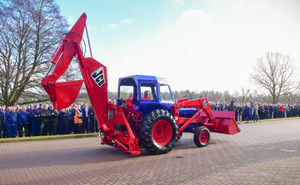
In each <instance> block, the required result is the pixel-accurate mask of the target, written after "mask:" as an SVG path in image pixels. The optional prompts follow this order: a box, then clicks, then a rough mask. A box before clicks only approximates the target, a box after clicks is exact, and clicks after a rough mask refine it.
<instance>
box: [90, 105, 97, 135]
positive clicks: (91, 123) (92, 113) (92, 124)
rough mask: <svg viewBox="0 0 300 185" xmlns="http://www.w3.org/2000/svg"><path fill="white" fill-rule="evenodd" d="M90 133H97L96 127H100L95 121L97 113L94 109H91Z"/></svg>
mask: <svg viewBox="0 0 300 185" xmlns="http://www.w3.org/2000/svg"><path fill="white" fill-rule="evenodd" d="M89 123H90V124H89V131H90V132H91V133H93V132H95V130H96V127H98V125H96V121H95V112H94V109H93V107H90V108H89Z"/></svg>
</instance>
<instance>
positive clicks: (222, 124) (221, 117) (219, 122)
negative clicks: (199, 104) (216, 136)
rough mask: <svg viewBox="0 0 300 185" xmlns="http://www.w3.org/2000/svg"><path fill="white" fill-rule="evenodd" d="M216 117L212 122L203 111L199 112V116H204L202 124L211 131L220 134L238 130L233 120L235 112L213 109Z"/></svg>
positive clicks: (234, 132) (232, 132) (233, 132)
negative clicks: (214, 121)
mask: <svg viewBox="0 0 300 185" xmlns="http://www.w3.org/2000/svg"><path fill="white" fill-rule="evenodd" d="M213 114H214V116H215V118H216V124H214V123H212V122H211V121H210V120H209V118H208V117H207V116H206V114H205V113H204V112H202V113H201V115H200V116H201V117H204V118H206V119H204V125H205V126H207V127H208V128H209V130H210V131H211V132H217V133H222V134H230V135H232V134H236V133H238V132H240V131H241V130H240V128H239V127H238V125H237V123H236V121H235V112H233V111H213Z"/></svg>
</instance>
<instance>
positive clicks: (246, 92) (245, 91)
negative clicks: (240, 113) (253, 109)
mask: <svg viewBox="0 0 300 185" xmlns="http://www.w3.org/2000/svg"><path fill="white" fill-rule="evenodd" d="M241 89H242V97H241V104H244V103H245V102H247V101H248V100H249V95H250V89H245V88H244V87H242V88H241Z"/></svg>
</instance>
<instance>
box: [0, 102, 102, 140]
mask: <svg viewBox="0 0 300 185" xmlns="http://www.w3.org/2000/svg"><path fill="white" fill-rule="evenodd" d="M93 132H98V126H97V120H96V119H95V114H94V110H93V108H92V107H89V106H88V105H87V104H84V105H73V106H71V107H68V108H66V109H62V110H56V109H54V108H53V107H52V106H48V105H42V104H40V105H39V106H38V105H27V106H19V105H16V106H10V107H6V106H2V107H1V110H0V138H6V137H8V138H14V137H16V136H19V137H23V136H26V137H29V136H40V135H57V134H71V133H74V134H79V133H93Z"/></svg>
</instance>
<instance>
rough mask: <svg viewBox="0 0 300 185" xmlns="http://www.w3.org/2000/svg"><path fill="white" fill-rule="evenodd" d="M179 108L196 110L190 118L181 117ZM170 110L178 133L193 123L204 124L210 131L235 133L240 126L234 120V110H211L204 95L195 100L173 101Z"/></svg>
mask: <svg viewBox="0 0 300 185" xmlns="http://www.w3.org/2000/svg"><path fill="white" fill-rule="evenodd" d="M180 108H195V109H197V110H198V112H197V113H196V114H194V115H193V116H192V117H191V118H182V117H180ZM172 111H173V116H174V117H175V120H176V121H177V125H178V127H180V128H179V129H178V133H180V132H182V131H183V130H184V129H186V127H187V126H189V125H190V124H193V123H196V124H198V125H199V126H206V127H207V128H208V129H209V130H210V131H211V132H217V133H223V134H236V133H238V132H240V128H239V127H238V126H237V124H236V121H235V112H233V111H212V110H211V108H210V106H209V103H208V101H207V99H206V98H205V97H204V98H199V99H196V100H188V99H187V98H185V99H180V100H178V101H177V102H176V103H174V105H173V107H172Z"/></svg>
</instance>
